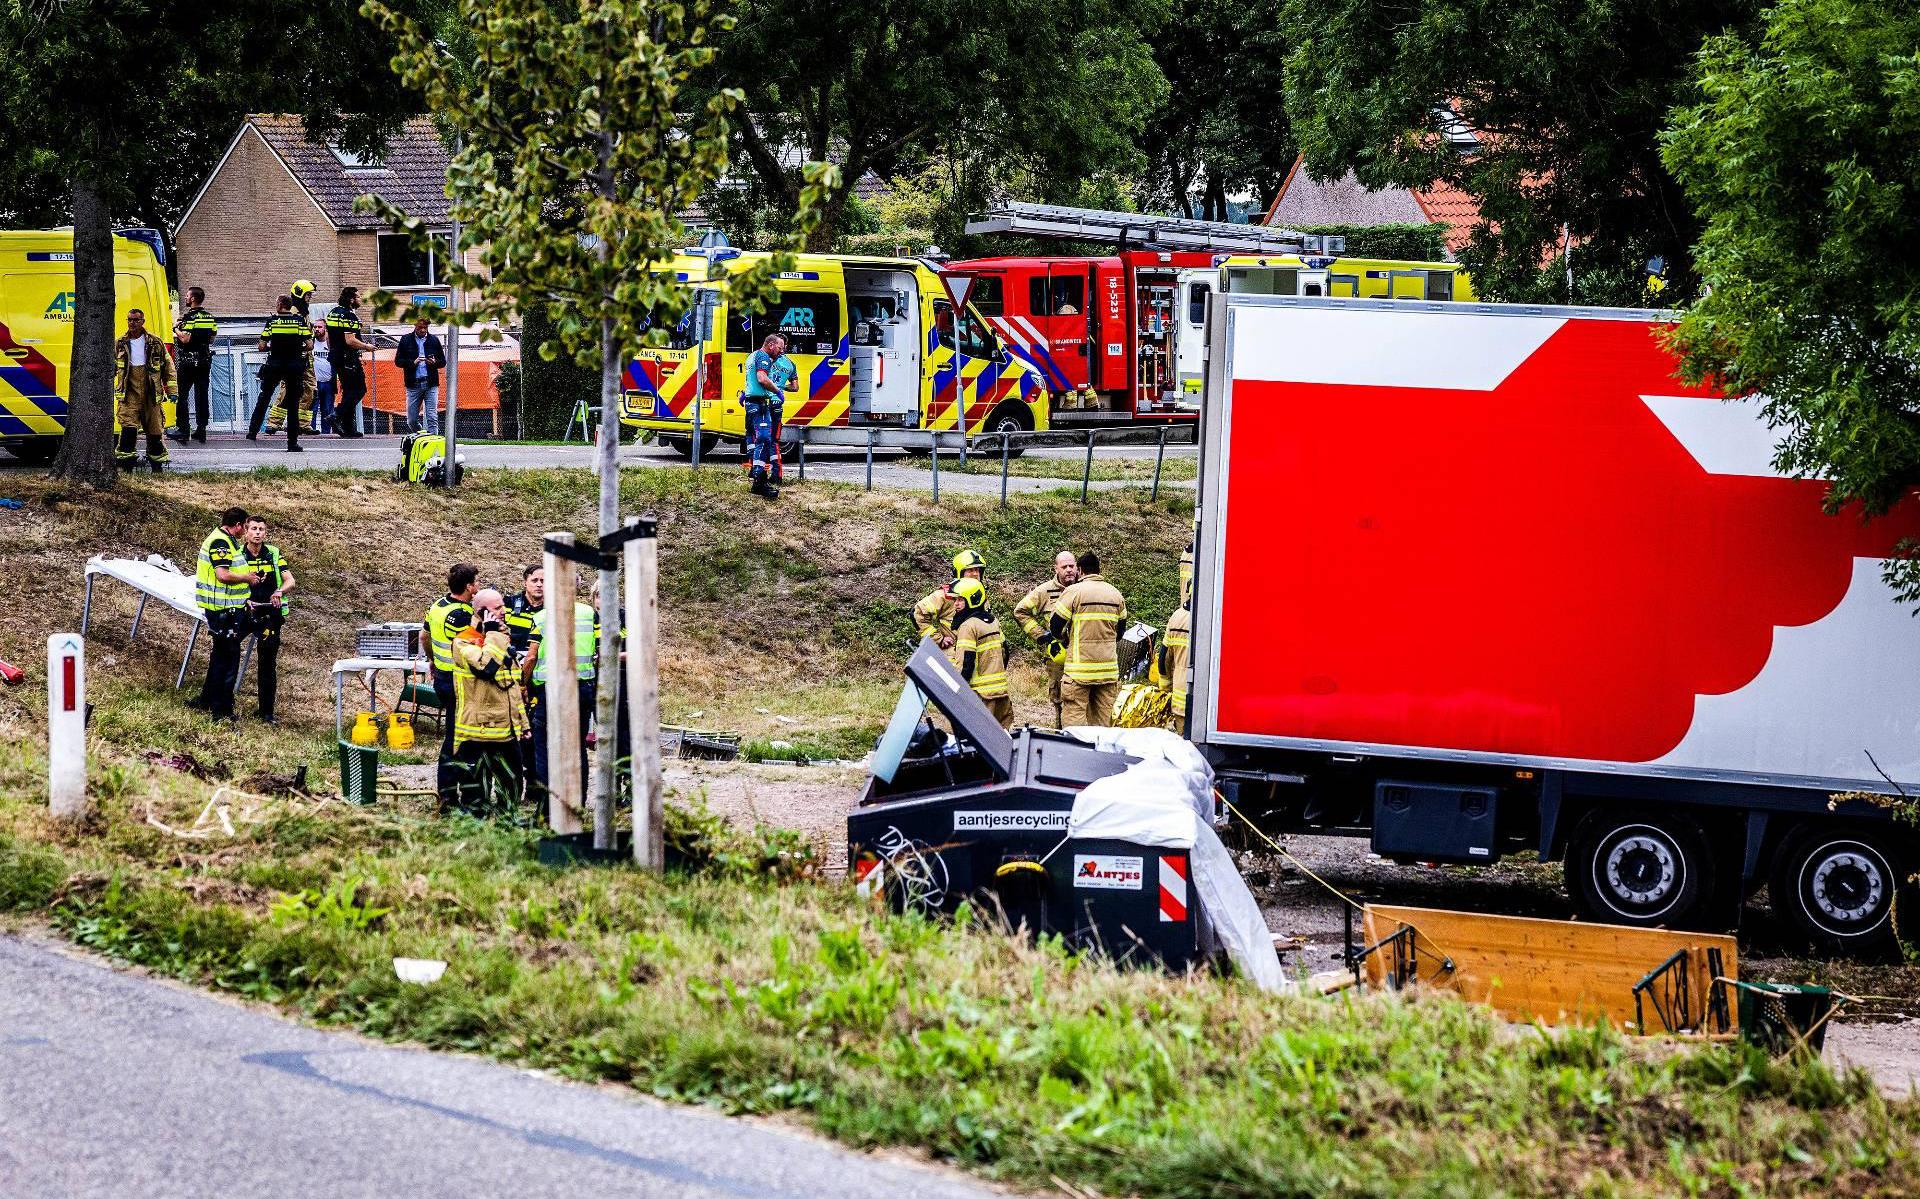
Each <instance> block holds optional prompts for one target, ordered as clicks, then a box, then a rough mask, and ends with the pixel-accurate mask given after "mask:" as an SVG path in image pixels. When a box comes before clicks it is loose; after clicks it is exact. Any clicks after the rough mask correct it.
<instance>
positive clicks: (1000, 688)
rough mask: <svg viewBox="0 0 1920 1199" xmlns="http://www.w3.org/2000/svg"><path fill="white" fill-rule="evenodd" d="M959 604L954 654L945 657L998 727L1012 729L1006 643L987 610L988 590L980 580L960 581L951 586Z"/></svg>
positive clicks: (990, 610) (1011, 706) (991, 611)
mask: <svg viewBox="0 0 1920 1199" xmlns="http://www.w3.org/2000/svg"><path fill="white" fill-rule="evenodd" d="M953 598H954V599H955V600H956V601H957V602H958V604H959V615H958V623H957V625H956V627H955V628H954V642H953V650H952V652H951V653H949V654H948V657H949V658H950V659H952V661H953V664H954V665H955V666H958V667H959V668H960V677H961V678H963V679H965V680H966V681H967V685H968V686H969V687H972V688H973V693H974V694H975V695H977V696H979V697H980V699H981V700H982V701H983V702H984V703H985V704H986V705H987V711H989V712H992V713H993V718H994V719H995V720H998V721H999V722H1000V727H1001V728H1003V729H1010V728H1012V727H1013V700H1012V698H1011V697H1010V696H1008V694H1007V642H1006V638H1005V637H1004V636H1002V635H1001V633H1000V622H999V621H997V620H995V619H994V618H993V609H992V608H989V607H988V606H987V587H986V584H984V583H982V582H981V581H980V580H979V579H960V580H958V581H956V582H955V583H954V585H953Z"/></svg>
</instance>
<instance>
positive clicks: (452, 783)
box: [433, 670, 462, 806]
mask: <svg viewBox="0 0 1920 1199" xmlns="http://www.w3.org/2000/svg"><path fill="white" fill-rule="evenodd" d="M433 694H434V696H435V697H436V698H438V699H439V700H440V761H439V762H438V763H437V764H436V765H435V767H434V771H433V789H434V790H435V791H437V792H439V794H440V803H441V804H442V805H443V806H444V805H446V804H451V803H456V802H458V801H459V798H460V797H459V793H458V790H457V787H458V784H459V781H460V775H461V773H462V771H461V770H460V767H459V764H458V763H456V762H455V761H454V760H453V676H452V675H449V674H445V673H443V672H441V671H437V670H436V671H434V673H433Z"/></svg>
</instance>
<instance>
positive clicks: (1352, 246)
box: [1300, 222, 1447, 262]
mask: <svg viewBox="0 0 1920 1199" xmlns="http://www.w3.org/2000/svg"><path fill="white" fill-rule="evenodd" d="M1300 232H1302V233H1332V234H1337V235H1339V236H1341V237H1344V238H1346V239H1347V255H1348V257H1351V258H1399V259H1406V260H1409V261H1413V262H1437V261H1439V260H1440V259H1443V258H1445V257H1446V256H1447V237H1446V232H1447V227H1446V226H1445V225H1442V224H1439V223H1437V222H1436V223H1433V224H1417V225H1302V226H1301V227H1300Z"/></svg>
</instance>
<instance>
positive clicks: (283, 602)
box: [236, 542, 293, 616]
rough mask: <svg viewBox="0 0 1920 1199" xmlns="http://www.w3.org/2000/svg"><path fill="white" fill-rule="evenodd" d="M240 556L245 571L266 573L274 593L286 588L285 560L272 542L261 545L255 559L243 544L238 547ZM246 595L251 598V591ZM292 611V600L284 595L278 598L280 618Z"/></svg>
mask: <svg viewBox="0 0 1920 1199" xmlns="http://www.w3.org/2000/svg"><path fill="white" fill-rule="evenodd" d="M240 556H241V557H242V558H245V559H246V566H247V569H249V570H264V571H266V572H267V577H268V579H270V580H271V581H272V583H273V589H274V590H275V591H278V590H280V589H281V588H282V587H284V586H286V583H287V560H286V557H285V556H284V555H282V554H281V553H280V547H279V546H277V545H275V544H273V543H272V542H267V543H266V544H265V545H262V546H261V547H260V556H259V557H258V558H256V557H254V556H253V551H252V550H250V549H248V548H247V547H246V545H245V544H244V543H243V544H242V545H241V546H240ZM236 560H237V559H236ZM247 594H248V595H249V596H251V595H252V594H253V589H252V588H248V589H247ZM292 611H293V600H291V599H289V598H288V597H286V596H284V595H283V596H281V597H280V614H281V615H282V616H285V615H286V614H287V613H289V612H292Z"/></svg>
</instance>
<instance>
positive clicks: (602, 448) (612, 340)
mask: <svg viewBox="0 0 1920 1199" xmlns="http://www.w3.org/2000/svg"><path fill="white" fill-rule="evenodd" d="M601 252H602V253H605V250H604V248H603V249H602V251H601ZM620 366H621V363H620V341H619V339H618V338H617V337H615V336H614V332H613V321H612V319H611V318H608V319H604V320H602V321H601V322H600V444H599V445H598V446H597V447H595V453H594V469H595V470H597V471H599V472H600V535H601V536H602V537H603V538H604V537H605V536H606V535H607V534H609V533H614V532H618V531H619V529H620V454H619V451H620V390H621V389H620ZM618 561H619V559H618V558H615V557H611V556H609V557H608V558H607V559H605V562H606V563H608V565H603V566H602V567H601V569H600V602H599V608H600V663H599V668H598V669H597V670H596V671H594V674H595V675H596V676H597V677H598V679H599V680H600V685H599V692H598V694H597V695H596V697H595V698H596V701H597V702H596V703H595V705H594V726H595V728H596V730H597V732H596V736H598V738H599V740H598V741H597V742H595V744H594V747H593V777H594V781H595V783H596V784H597V785H598V787H599V790H598V791H597V792H596V793H595V795H594V802H593V846H594V848H595V849H611V848H613V812H614V802H613V797H614V794H615V793H616V792H617V791H618V790H619V773H618V771H617V769H616V766H617V765H618V762H619V753H620V738H619V736H618V731H619V728H620V706H619V705H620V573H619V571H618V569H617V568H614V567H612V566H611V565H610V564H611V563H615V562H618ZM633 733H634V737H633V743H634V746H635V748H638V747H639V744H640V730H639V729H635V730H633ZM639 802H644V797H642V798H641V800H640V801H639ZM636 827H637V826H636Z"/></svg>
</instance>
